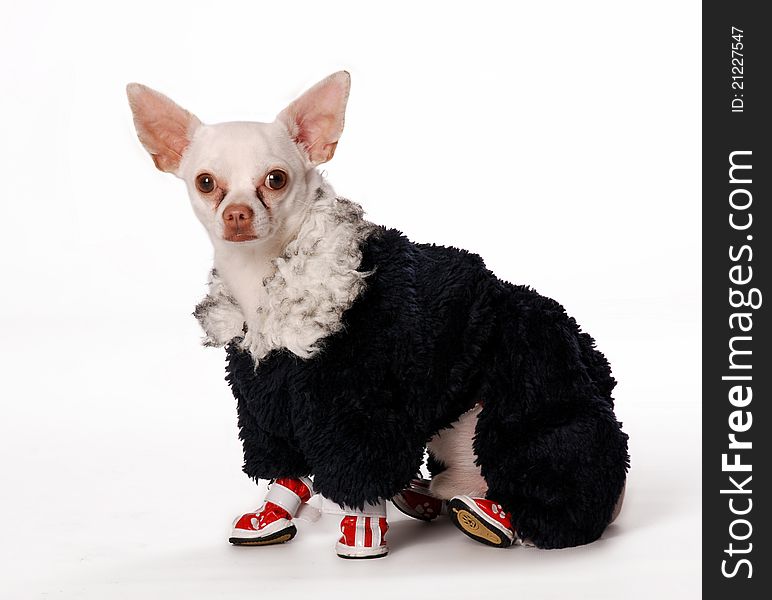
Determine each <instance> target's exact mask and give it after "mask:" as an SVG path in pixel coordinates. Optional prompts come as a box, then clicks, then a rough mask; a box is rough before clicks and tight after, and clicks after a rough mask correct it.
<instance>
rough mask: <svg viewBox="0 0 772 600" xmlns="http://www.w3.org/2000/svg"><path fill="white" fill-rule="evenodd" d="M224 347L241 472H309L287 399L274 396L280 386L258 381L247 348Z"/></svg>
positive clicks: (256, 475) (266, 475)
mask: <svg viewBox="0 0 772 600" xmlns="http://www.w3.org/2000/svg"><path fill="white" fill-rule="evenodd" d="M227 350H228V365H227V372H228V375H227V380H228V383H229V384H230V386H231V390H232V391H233V396H234V398H235V399H236V403H237V409H238V416H239V438H240V439H241V442H242V446H243V448H244V467H243V470H244V472H245V473H246V474H247V475H248V476H249V477H251V478H253V479H276V478H279V477H300V476H303V475H309V474H310V473H311V470H310V468H309V466H308V464H307V462H306V459H305V457H304V455H303V453H302V451H301V450H300V448H299V447H298V445H297V443H296V442H295V441H294V436H293V435H292V430H291V429H292V420H291V418H290V415H289V411H288V410H287V407H288V401H287V399H285V398H282V397H276V394H279V395H281V394H282V393H283V392H282V390H266V389H265V388H264V387H262V386H260V385H259V382H258V379H257V377H256V375H255V370H254V363H253V361H252V359H251V357H250V356H249V354H248V353H247V352H246V351H244V350H241V349H239V348H237V346H236V344H230V345H229V346H228V348H227ZM269 378H270V377H269Z"/></svg>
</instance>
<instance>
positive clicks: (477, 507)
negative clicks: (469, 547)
mask: <svg viewBox="0 0 772 600" xmlns="http://www.w3.org/2000/svg"><path fill="white" fill-rule="evenodd" d="M448 514H449V515H450V519H451V521H453V524H454V525H455V526H456V527H458V528H459V529H460V530H461V531H463V532H464V533H465V534H466V535H468V536H469V537H470V538H472V539H473V540H477V541H478V542H482V543H483V544H487V545H489V546H495V547H497V548H507V547H509V546H511V545H512V543H513V542H514V541H515V532H514V530H513V529H512V515H511V514H510V513H508V512H506V511H505V510H504V509H503V508H502V507H501V505H500V504H497V503H496V502H493V501H492V500H486V499H485V498H470V497H469V496H454V497H453V498H451V500H450V502H449V503H448Z"/></svg>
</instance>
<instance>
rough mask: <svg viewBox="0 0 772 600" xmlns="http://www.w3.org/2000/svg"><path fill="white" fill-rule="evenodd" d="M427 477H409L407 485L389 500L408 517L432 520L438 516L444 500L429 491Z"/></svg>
mask: <svg viewBox="0 0 772 600" xmlns="http://www.w3.org/2000/svg"><path fill="white" fill-rule="evenodd" d="M429 483H430V482H429V480H428V479H418V478H416V479H411V480H410V483H409V484H408V486H407V487H406V488H405V489H404V490H402V491H401V492H400V493H399V494H397V495H396V496H394V497H393V498H392V499H391V502H392V503H393V504H394V506H396V507H397V508H398V509H399V510H400V511H401V512H403V513H405V514H406V515H407V516H408V517H413V518H414V519H419V520H421V521H433V520H434V519H436V518H437V517H439V516H440V513H441V512H442V508H443V505H444V504H445V502H444V501H443V500H440V499H439V498H435V497H434V496H432V495H431V493H430V492H429Z"/></svg>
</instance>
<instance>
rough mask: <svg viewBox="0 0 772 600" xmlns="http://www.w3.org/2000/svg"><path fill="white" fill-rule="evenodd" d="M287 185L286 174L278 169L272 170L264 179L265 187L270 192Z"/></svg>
mask: <svg viewBox="0 0 772 600" xmlns="http://www.w3.org/2000/svg"><path fill="white" fill-rule="evenodd" d="M285 185H287V174H286V173H285V172H284V171H281V170H279V169H274V170H273V171H271V172H270V173H268V177H266V178H265V186H266V187H267V188H270V189H272V190H280V189H281V188H283V187H284V186H285Z"/></svg>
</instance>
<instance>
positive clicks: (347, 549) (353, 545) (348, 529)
mask: <svg viewBox="0 0 772 600" xmlns="http://www.w3.org/2000/svg"><path fill="white" fill-rule="evenodd" d="M381 506H382V508H383V511H382V512H383V516H380V515H379V514H369V515H365V514H363V513H356V514H348V515H346V516H345V517H343V520H342V521H341V522H340V532H341V533H342V534H343V535H342V536H341V537H340V539H339V540H338V542H337V543H336V544H335V552H336V553H337V554H338V556H340V557H341V558H378V557H379V556H386V555H387V554H388V553H389V547H388V546H387V545H386V531H388V529H389V525H388V523H387V522H386V504H385V503H384V504H382V505H381ZM373 512H376V513H377V512H380V511H373Z"/></svg>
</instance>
